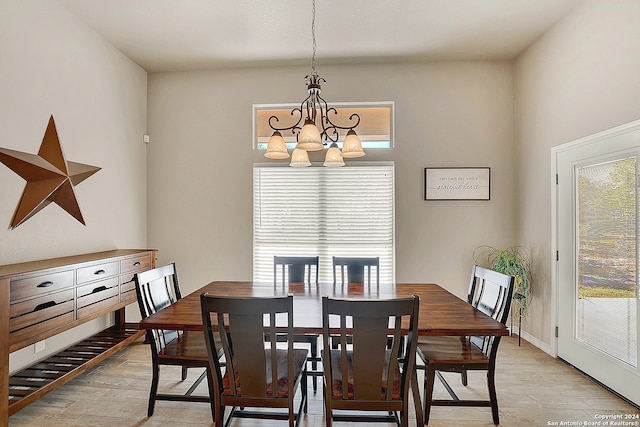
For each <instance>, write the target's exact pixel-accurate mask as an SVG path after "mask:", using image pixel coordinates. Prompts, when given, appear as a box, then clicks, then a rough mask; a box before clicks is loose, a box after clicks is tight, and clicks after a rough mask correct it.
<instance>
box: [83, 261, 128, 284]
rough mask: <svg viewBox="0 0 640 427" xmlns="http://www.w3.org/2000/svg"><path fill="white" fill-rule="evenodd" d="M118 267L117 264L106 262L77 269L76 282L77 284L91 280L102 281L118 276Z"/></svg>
mask: <svg viewBox="0 0 640 427" xmlns="http://www.w3.org/2000/svg"><path fill="white" fill-rule="evenodd" d="M119 270H120V266H119V264H118V262H117V261H116V262H106V263H104V264H96V265H92V266H89V267H82V268H79V269H78V270H77V272H76V282H77V283H78V284H81V283H87V282H90V281H92V280H98V279H103V278H107V277H111V276H115V275H116V274H118V272H119Z"/></svg>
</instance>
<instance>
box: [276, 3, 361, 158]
mask: <svg viewBox="0 0 640 427" xmlns="http://www.w3.org/2000/svg"><path fill="white" fill-rule="evenodd" d="M311 36H312V40H313V54H312V56H311V74H310V75H307V76H306V77H305V79H306V81H307V92H308V94H309V95H308V96H307V98H305V99H304V101H302V103H301V104H300V107H296V108H294V109H293V110H291V116H294V117H298V121H297V122H296V123H294V124H293V125H291V126H281V125H279V122H280V119H279V118H278V117H276V116H271V117H269V127H270V128H271V129H273V134H272V135H271V138H269V142H268V143H267V150H266V151H265V153H264V155H265V157H267V158H269V159H287V158H289V152H288V151H287V145H286V143H285V141H284V138H283V137H282V132H291V133H292V134H293V135H295V136H296V141H297V144H296V148H295V149H294V150H293V153H292V154H291V163H290V164H289V165H290V166H294V167H304V166H310V165H311V162H310V161H309V154H308V152H309V151H320V150H322V149H324V148H325V146H329V149H328V150H327V153H326V155H325V160H324V163H323V165H324V166H329V167H332V166H344V159H351V158H355V157H362V156H364V154H365V153H364V151H363V149H362V142H361V141H360V138H359V137H358V134H357V133H356V131H355V128H356V127H357V126H358V125H359V124H360V116H359V115H358V114H356V113H354V114H351V115H350V116H349V123H347V124H344V125H338V124H335V123H333V122H332V121H331V118H330V117H329V116H330V115H337V114H338V111H337V110H336V109H335V108H333V107H329V105H328V104H327V102H326V101H325V100H324V99H323V98H322V96H320V92H321V89H322V88H321V84H322V83H326V81H325V79H323V78H322V77H320V76H319V75H318V73H317V71H316V2H315V0H313V9H312V21H311ZM303 117H304V123H303ZM301 124H302V125H301ZM339 131H346V135H345V137H344V141H343V143H342V151H341V150H340V148H338V144H337V142H338V139H339V136H340V135H339Z"/></svg>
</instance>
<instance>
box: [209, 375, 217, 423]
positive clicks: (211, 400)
mask: <svg viewBox="0 0 640 427" xmlns="http://www.w3.org/2000/svg"><path fill="white" fill-rule="evenodd" d="M207 385H208V386H209V405H210V406H211V419H212V420H215V419H216V396H215V393H214V392H213V390H214V387H215V385H214V383H213V373H212V372H211V369H209V368H207Z"/></svg>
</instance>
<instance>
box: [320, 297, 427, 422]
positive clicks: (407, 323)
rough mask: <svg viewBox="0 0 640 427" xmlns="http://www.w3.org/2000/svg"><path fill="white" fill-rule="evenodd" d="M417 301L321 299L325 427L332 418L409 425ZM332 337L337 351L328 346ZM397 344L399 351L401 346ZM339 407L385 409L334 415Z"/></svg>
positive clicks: (402, 299) (411, 298) (353, 409)
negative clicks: (379, 412)
mask: <svg viewBox="0 0 640 427" xmlns="http://www.w3.org/2000/svg"><path fill="white" fill-rule="evenodd" d="M419 302H420V300H419V298H418V297H417V296H413V297H410V298H401V299H389V300H355V299H335V298H329V297H326V296H325V297H322V319H323V321H322V323H323V338H322V340H323V344H324V349H323V353H322V359H323V364H324V401H325V417H326V426H327V427H330V426H331V425H332V423H333V421H334V420H336V421H338V420H347V421H358V420H360V421H362V418H364V420H365V421H382V422H389V421H395V422H396V424H398V425H399V426H405V427H406V426H408V425H409V421H408V418H409V390H410V382H411V378H412V375H413V371H414V369H415V363H416V338H417V325H418V310H419ZM403 332H406V333H408V335H407V337H406V340H404V339H401V338H402V334H403ZM389 338H390V339H391V346H390V347H389V346H388V345H387V343H388V340H389ZM334 340H336V341H338V342H339V345H338V348H337V349H332V348H330V344H331V342H332V341H334ZM349 343H351V344H349ZM405 343H406V344H405ZM403 345H406V348H405V349H403V348H401V347H402V346H403ZM403 354H404V355H406V356H404V357H403V356H402V355H403ZM342 410H347V411H383V412H385V413H384V414H381V415H375V414H371V413H370V412H369V413H368V414H367V415H363V414H357V413H356V414H353V415H351V414H348V415H343V414H344V413H342V414H336V413H334V411H342ZM390 418H391V419H390Z"/></svg>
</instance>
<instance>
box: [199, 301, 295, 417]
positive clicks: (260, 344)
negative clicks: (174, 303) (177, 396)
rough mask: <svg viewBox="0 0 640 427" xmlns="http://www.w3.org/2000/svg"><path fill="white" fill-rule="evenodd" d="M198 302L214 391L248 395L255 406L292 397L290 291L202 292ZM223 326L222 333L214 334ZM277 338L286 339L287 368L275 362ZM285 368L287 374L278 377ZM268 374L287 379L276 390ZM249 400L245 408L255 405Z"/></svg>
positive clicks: (291, 302)
mask: <svg viewBox="0 0 640 427" xmlns="http://www.w3.org/2000/svg"><path fill="white" fill-rule="evenodd" d="M200 304H201V308H202V322H203V325H204V331H205V341H206V343H207V352H208V354H209V362H210V364H211V365H213V366H214V367H215V369H214V372H213V380H214V385H215V389H216V390H215V392H216V393H220V394H221V395H223V396H231V397H235V398H238V399H245V398H246V399H249V400H250V399H253V403H254V404H255V403H256V402H257V401H256V399H258V400H262V401H264V399H274V398H276V399H277V398H279V397H283V396H293V394H294V390H295V388H294V386H295V380H294V379H295V372H294V363H293V357H294V356H295V355H294V351H293V339H294V336H293V295H288V296H283V297H274V298H261V297H246V298H236V297H224V296H213V295H208V294H206V293H205V294H202V295H201V296H200ZM276 316H277V318H278V323H277V326H278V328H277V329H276ZM222 330H225V331H226V334H224V333H223V334H221V333H219V331H222ZM283 337H284V338H286V339H283ZM216 338H218V339H216ZM278 341H280V342H282V341H286V348H287V363H286V366H282V365H283V364H278V360H279V359H280V360H282V358H278V357H277V351H282V349H281V350H278V349H277V348H276V347H277V342H278ZM218 346H220V347H222V348H219V347H218ZM220 351H223V352H224V356H225V363H226V371H225V374H224V375H223V369H222V368H221V364H220V361H219V358H218V357H217V356H216V355H218V354H220V353H219V352H220ZM305 354H306V353H305ZM285 370H286V375H283V372H285ZM271 378H290V379H292V380H291V381H286V383H287V384H281V383H279V382H278V381H276V387H277V390H276V391H275V392H274V391H273V390H272V384H271ZM233 384H235V387H233V386H232V385H233ZM254 404H251V405H249V404H247V406H256V405H254ZM240 406H241V405H240Z"/></svg>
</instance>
